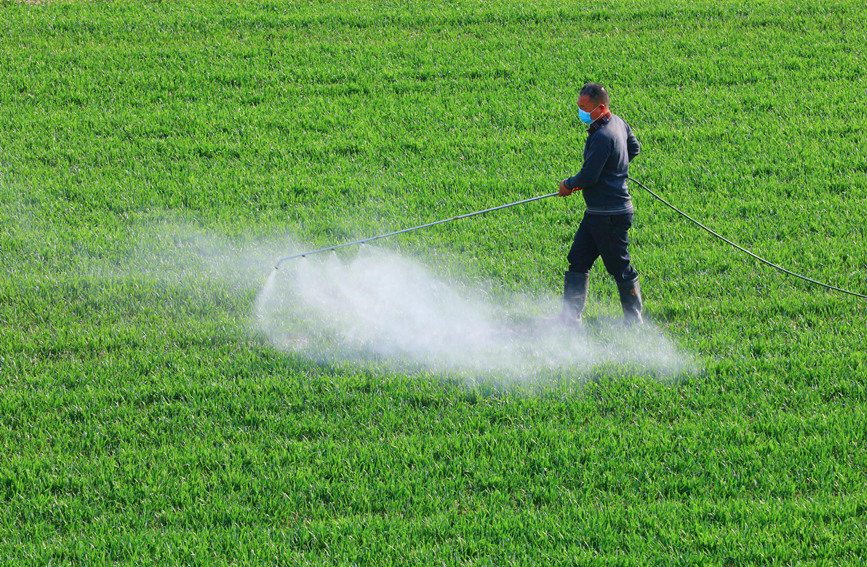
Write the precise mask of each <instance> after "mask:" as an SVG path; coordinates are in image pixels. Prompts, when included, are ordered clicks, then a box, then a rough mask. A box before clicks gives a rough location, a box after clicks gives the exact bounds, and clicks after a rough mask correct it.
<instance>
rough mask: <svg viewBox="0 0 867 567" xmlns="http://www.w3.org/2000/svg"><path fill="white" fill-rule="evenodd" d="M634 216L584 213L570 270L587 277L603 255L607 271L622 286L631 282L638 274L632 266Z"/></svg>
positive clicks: (571, 255)
mask: <svg viewBox="0 0 867 567" xmlns="http://www.w3.org/2000/svg"><path fill="white" fill-rule="evenodd" d="M632 216H633V215H632V213H626V214H622V215H591V214H587V213H585V214H584V218H583V219H582V220H581V224H580V225H579V226H578V231H577V232H576V233H575V240H574V241H573V242H572V248H571V249H569V255H568V256H567V257H566V258H567V260H568V261H569V271H570V272H578V273H579V274H586V273H588V272H589V271H590V268H591V267H592V266H593V262H595V261H596V258H598V257H600V256H602V262H603V263H604V264H605V269H606V270H608V273H609V274H611V275H612V276H613V277H614V279H615V280H616V281H617V283H618V284H621V283H626V282H631V281H633V280H635V278H637V277H638V272H636V271H635V268H633V267H632V264H630V263H629V236H628V235H627V232H628V231H629V228H630V227H631V226H632Z"/></svg>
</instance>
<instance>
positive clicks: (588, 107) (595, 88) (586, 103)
mask: <svg viewBox="0 0 867 567" xmlns="http://www.w3.org/2000/svg"><path fill="white" fill-rule="evenodd" d="M609 102H610V99H609V98H608V91H606V90H605V87H603V86H602V85H600V84H599V83H587V84H586V85H584V86H583V87H581V92H579V93H578V108H580V109H581V110H583V111H584V112H589V113H590V120H591V121H595V120H598V119H599V117H601V116H602V115H604V114H605V113H606V112H608V104H609Z"/></svg>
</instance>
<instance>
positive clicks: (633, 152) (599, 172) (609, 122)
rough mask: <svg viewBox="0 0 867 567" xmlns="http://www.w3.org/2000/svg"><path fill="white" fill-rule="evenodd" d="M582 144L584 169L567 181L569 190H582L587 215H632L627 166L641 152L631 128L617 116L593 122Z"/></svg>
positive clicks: (611, 115) (609, 116)
mask: <svg viewBox="0 0 867 567" xmlns="http://www.w3.org/2000/svg"><path fill="white" fill-rule="evenodd" d="M588 132H590V134H589V135H588V136H587V141H586V142H585V143H584V165H583V166H582V167H581V171H579V172H578V174H577V175H574V176H572V177H570V178H569V179H567V180H566V187H568V188H569V189H581V193H582V194H583V195H584V202H585V203H587V213H588V214H597V215H616V214H622V213H631V212H632V199H631V198H630V197H629V191H628V190H627V189H626V178H627V177H628V176H629V162H631V161H632V160H633V158H635V156H637V155H638V153H639V152H640V151H641V144H639V143H638V139H636V137H635V135H634V134H633V133H632V128H630V127H629V124H627V123H626V122H624V121H623V119H622V118H620V117H619V116H617V115H616V114H609V115H608V116H605V117H602V118H600V119H599V120H597V121H596V122H594V123H593V124H592V125H591V126H590V128H589V129H588Z"/></svg>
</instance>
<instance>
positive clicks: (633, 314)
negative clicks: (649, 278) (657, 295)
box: [617, 278, 644, 326]
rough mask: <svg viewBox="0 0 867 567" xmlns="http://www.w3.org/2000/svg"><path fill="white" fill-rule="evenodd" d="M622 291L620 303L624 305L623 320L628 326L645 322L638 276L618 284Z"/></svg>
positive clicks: (618, 289)
mask: <svg viewBox="0 0 867 567" xmlns="http://www.w3.org/2000/svg"><path fill="white" fill-rule="evenodd" d="M617 291H619V292H620V305H621V306H622V307H623V322H624V324H626V325H627V326H632V325H635V324H641V323H644V319H643V318H642V317H641V288H640V287H639V286H638V278H635V279H634V280H632V281H629V282H623V283H619V284H617Z"/></svg>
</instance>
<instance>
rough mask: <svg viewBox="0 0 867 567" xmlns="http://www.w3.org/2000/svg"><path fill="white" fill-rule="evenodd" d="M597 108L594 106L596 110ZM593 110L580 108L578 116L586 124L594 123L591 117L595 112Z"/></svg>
mask: <svg viewBox="0 0 867 567" xmlns="http://www.w3.org/2000/svg"><path fill="white" fill-rule="evenodd" d="M596 108H599V105H598V104H597V105H596ZM596 108H594V109H593V110H596ZM593 110H591V111H590V112H587V111H586V110H584V109H581V108H579V109H578V118H580V119H581V122H583V123H584V124H593V119H592V118H590V115H591V114H592V113H593Z"/></svg>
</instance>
